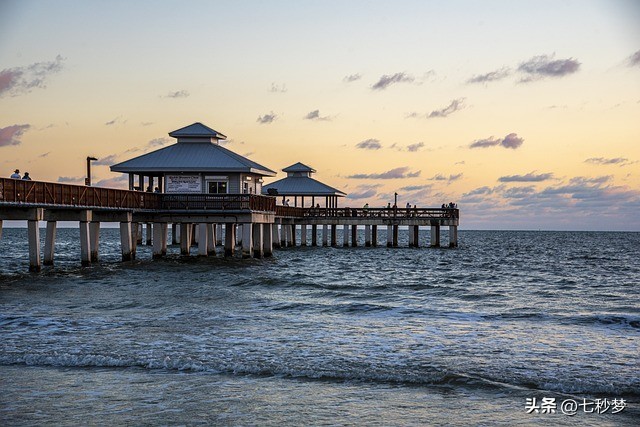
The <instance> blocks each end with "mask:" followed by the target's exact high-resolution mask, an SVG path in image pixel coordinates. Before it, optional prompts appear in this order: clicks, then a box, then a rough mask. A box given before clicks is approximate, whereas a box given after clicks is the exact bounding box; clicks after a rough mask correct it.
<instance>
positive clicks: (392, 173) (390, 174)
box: [347, 166, 421, 179]
mask: <svg viewBox="0 0 640 427" xmlns="http://www.w3.org/2000/svg"><path fill="white" fill-rule="evenodd" d="M420 173H421V171H416V172H409V168H408V167H407V166H403V167H399V168H395V169H391V170H388V171H386V172H382V173H371V174H363V173H360V174H354V175H349V176H347V178H351V179H399V178H415V177H418V176H420Z"/></svg>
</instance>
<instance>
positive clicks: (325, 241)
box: [322, 224, 329, 246]
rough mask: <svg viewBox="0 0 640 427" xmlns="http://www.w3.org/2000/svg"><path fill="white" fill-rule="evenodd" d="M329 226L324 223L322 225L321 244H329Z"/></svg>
mask: <svg viewBox="0 0 640 427" xmlns="http://www.w3.org/2000/svg"><path fill="white" fill-rule="evenodd" d="M328 234H329V226H328V225H327V224H324V225H323V226H322V246H329V236H328Z"/></svg>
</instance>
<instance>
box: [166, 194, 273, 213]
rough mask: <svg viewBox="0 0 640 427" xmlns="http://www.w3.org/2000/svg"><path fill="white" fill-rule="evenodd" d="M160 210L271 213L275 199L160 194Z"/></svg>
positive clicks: (256, 196) (225, 195)
mask: <svg viewBox="0 0 640 427" xmlns="http://www.w3.org/2000/svg"><path fill="white" fill-rule="evenodd" d="M161 208H162V209H167V210H180V209H191V210H198V209H200V210H252V211H264V212H273V211H275V210H276V199H275V197H270V196H260V195H257V194H162V207H161Z"/></svg>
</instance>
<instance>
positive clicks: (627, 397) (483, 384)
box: [0, 229, 640, 426]
mask: <svg viewBox="0 0 640 427" xmlns="http://www.w3.org/2000/svg"><path fill="white" fill-rule="evenodd" d="M381 231H382V233H381V236H379V237H380V238H381V241H386V239H385V236H384V230H381ZM421 233H423V234H421V236H420V238H421V243H422V244H423V245H424V244H425V243H426V242H427V239H428V237H427V233H426V232H421ZM43 234H44V233H43ZM361 234H364V233H361ZM26 236H27V234H26V230H25V229H4V230H3V234H2V239H1V240H0V424H2V425H29V426H30V425H73V426H76V425H157V424H161V425H176V424H179V425H193V424H201V425H261V426H262V425H267V426H268V425H278V426H282V425H380V426H388V425H442V426H449V425H487V426H490V425H509V426H510V425H568V426H578V425H579V426H584V425H594V426H595V425H611V426H617V425H638V420H639V419H640V406H639V404H640V233H592V232H520V231H460V233H459V243H460V245H459V247H458V248H456V249H448V248H442V249H434V248H428V247H421V248H408V247H406V246H408V245H407V239H408V236H407V233H406V230H405V231H403V232H402V233H401V242H400V244H401V245H404V246H405V247H399V248H387V247H376V248H368V247H363V245H362V244H363V243H364V242H360V243H361V245H360V246H359V247H356V248H343V247H337V248H331V247H329V248H326V247H324V248H323V247H302V248H301V247H297V248H286V249H278V250H276V251H275V253H274V257H273V258H268V259H245V260H243V259H240V258H223V257H221V256H220V255H218V257H209V258H200V257H196V256H191V257H182V256H180V255H179V248H178V247H170V248H169V255H168V256H167V258H166V259H163V260H153V261H152V260H151V249H150V248H149V247H148V246H139V247H138V253H137V261H134V262H127V263H123V262H120V258H121V255H120V247H119V234H118V230H117V229H103V230H101V242H100V262H99V263H97V264H94V265H92V266H91V267H87V268H81V267H80V261H79V258H80V255H79V254H80V249H79V232H78V230H77V229H59V230H58V236H57V242H56V260H55V261H56V265H55V266H54V267H47V268H44V269H43V271H42V272H40V273H28V272H27V270H28V245H27V238H26ZM361 237H362V236H361ZM443 237H444V239H443V241H446V232H445V233H444V236H443ZM339 241H341V240H339ZM220 252H221V251H220V248H218V253H220ZM574 404H575V405H577V406H574Z"/></svg>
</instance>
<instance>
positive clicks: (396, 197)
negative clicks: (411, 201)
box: [393, 193, 398, 207]
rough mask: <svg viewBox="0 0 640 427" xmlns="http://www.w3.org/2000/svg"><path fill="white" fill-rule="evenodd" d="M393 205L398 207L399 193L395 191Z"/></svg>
mask: <svg viewBox="0 0 640 427" xmlns="http://www.w3.org/2000/svg"><path fill="white" fill-rule="evenodd" d="M393 206H394V207H398V193H393Z"/></svg>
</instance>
